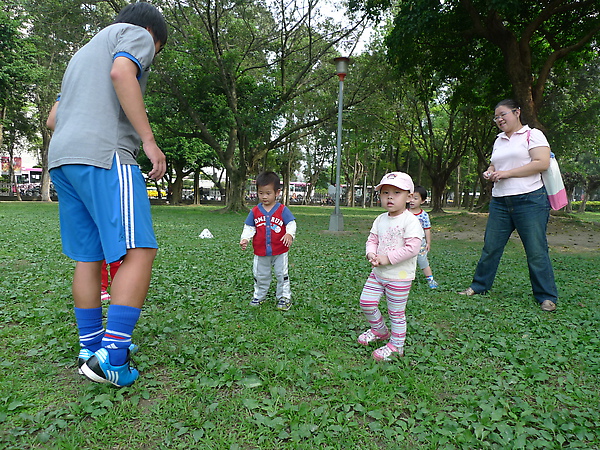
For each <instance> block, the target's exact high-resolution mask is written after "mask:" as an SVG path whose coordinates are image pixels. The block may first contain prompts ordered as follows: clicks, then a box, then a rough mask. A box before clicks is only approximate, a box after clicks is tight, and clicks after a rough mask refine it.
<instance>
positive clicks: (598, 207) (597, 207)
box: [571, 201, 600, 212]
mask: <svg viewBox="0 0 600 450" xmlns="http://www.w3.org/2000/svg"><path fill="white" fill-rule="evenodd" d="M580 205H581V202H579V201H577V202H571V206H572V207H573V211H577V210H578V209H579V206H580ZM585 210H586V211H587V212H600V202H598V201H595V202H587V203H586V204H585Z"/></svg>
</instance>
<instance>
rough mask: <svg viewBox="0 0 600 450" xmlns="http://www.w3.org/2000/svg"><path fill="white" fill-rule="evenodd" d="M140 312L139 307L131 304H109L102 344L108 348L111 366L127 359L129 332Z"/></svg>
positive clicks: (129, 341) (130, 332) (120, 363)
mask: <svg viewBox="0 0 600 450" xmlns="http://www.w3.org/2000/svg"><path fill="white" fill-rule="evenodd" d="M141 312H142V310H141V309H139V308H134V307H132V306H124V305H110V306H109V307H108V315H107V318H106V332H105V333H104V338H103V339H102V346H103V347H104V348H106V350H108V355H109V358H110V363H111V364H112V365H113V366H122V365H123V364H125V362H126V361H127V349H128V348H129V345H130V344H131V334H132V333H133V329H134V328H135V324H136V323H137V321H138V319H139V318H140V313H141Z"/></svg>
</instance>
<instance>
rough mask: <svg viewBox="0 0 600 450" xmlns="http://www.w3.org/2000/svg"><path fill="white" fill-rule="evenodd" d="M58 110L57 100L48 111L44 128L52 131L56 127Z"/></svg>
mask: <svg viewBox="0 0 600 450" xmlns="http://www.w3.org/2000/svg"><path fill="white" fill-rule="evenodd" d="M57 108H58V100H57V101H55V102H54V105H52V109H51V110H50V114H48V119H46V126H47V127H48V128H50V129H51V130H54V127H55V126H56V109H57Z"/></svg>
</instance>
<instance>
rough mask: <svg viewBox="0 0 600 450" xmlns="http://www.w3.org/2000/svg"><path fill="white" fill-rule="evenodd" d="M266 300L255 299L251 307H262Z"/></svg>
mask: <svg viewBox="0 0 600 450" xmlns="http://www.w3.org/2000/svg"><path fill="white" fill-rule="evenodd" d="M265 300H266V299H264V298H263V299H260V300H259V299H257V298H253V299H252V301H251V302H250V306H260V305H262V304H263V303H264V302H265Z"/></svg>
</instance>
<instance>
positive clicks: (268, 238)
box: [244, 203, 296, 256]
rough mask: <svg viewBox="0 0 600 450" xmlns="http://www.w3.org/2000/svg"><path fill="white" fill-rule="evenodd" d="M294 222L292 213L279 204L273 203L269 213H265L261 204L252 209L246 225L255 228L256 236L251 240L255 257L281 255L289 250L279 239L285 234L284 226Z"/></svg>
mask: <svg viewBox="0 0 600 450" xmlns="http://www.w3.org/2000/svg"><path fill="white" fill-rule="evenodd" d="M292 220H296V218H295V217H294V215H293V214H292V212H291V211H290V210H289V209H288V208H287V207H286V206H285V205H282V204H281V203H275V205H273V208H271V211H269V212H267V211H265V209H264V207H263V205H262V203H259V204H258V205H257V206H255V207H254V208H252V210H251V211H250V213H249V214H248V217H247V218H246V221H245V222H244V223H245V224H246V225H248V226H251V227H256V234H255V235H254V237H253V238H252V247H253V248H254V254H255V255H257V256H275V255H281V254H283V253H285V252H287V251H288V250H289V247H286V246H285V245H283V242H281V238H282V237H283V236H285V234H286V228H285V226H286V225H287V224H288V223H290V222H291V221H292Z"/></svg>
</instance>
